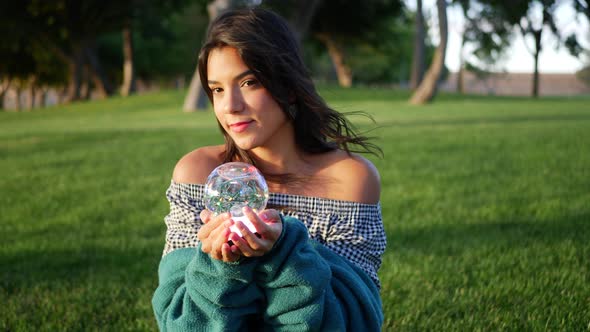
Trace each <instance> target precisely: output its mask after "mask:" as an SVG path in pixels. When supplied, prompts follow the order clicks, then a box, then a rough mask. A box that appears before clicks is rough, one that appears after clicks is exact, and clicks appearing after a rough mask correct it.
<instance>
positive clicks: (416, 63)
mask: <svg viewBox="0 0 590 332" xmlns="http://www.w3.org/2000/svg"><path fill="white" fill-rule="evenodd" d="M425 30H426V29H425V25H424V14H423V12H422V0H416V15H415V18H414V56H413V57H412V73H411V76H410V89H412V90H415V89H416V88H417V87H418V86H419V85H420V83H421V82H422V78H423V77H424V56H425V53H424V52H425V49H426V45H425V42H424V40H425V39H426V32H425Z"/></svg>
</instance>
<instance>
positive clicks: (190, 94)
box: [182, 0, 243, 112]
mask: <svg viewBox="0 0 590 332" xmlns="http://www.w3.org/2000/svg"><path fill="white" fill-rule="evenodd" d="M242 4H243V2H242V1H240V0H214V1H211V2H210V3H209V4H208V5H207V11H208V13H209V22H212V21H213V20H214V19H215V18H216V17H217V16H219V15H220V14H222V13H223V12H225V11H228V10H231V9H232V8H236V7H238V6H240V5H242ZM206 108H207V96H206V94H205V90H204V89H203V86H202V84H201V79H200V77H199V68H195V72H194V74H193V76H192V79H191V83H190V85H189V87H188V91H187V94H186V97H185V98H184V104H183V106H182V109H183V110H184V111H185V112H194V111H197V110H204V109H206Z"/></svg>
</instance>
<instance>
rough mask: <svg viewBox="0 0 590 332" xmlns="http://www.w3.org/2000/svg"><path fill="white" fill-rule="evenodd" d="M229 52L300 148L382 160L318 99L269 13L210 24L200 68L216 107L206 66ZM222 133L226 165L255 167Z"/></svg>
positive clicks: (243, 12)
mask: <svg viewBox="0 0 590 332" xmlns="http://www.w3.org/2000/svg"><path fill="white" fill-rule="evenodd" d="M226 46H229V47H233V48H235V49H236V50H237V51H238V53H239V55H240V57H241V58H242V61H244V64H246V66H247V67H248V68H249V69H250V70H252V72H253V73H254V75H255V76H256V78H257V79H258V80H259V81H260V83H261V84H262V85H263V86H264V87H265V88H266V89H267V90H268V91H269V92H270V94H271V95H272V97H273V98H274V99H275V101H276V102H277V103H278V104H279V106H280V107H281V109H282V110H283V112H285V114H286V115H287V117H288V118H289V119H290V120H291V121H293V126H294V128H295V142H296V144H297V145H298V147H299V148H300V149H302V150H303V151H305V152H307V153H311V154H315V153H323V152H328V151H332V150H335V149H342V150H344V151H346V152H347V153H351V152H369V153H373V154H376V155H379V154H382V151H381V149H380V148H379V147H378V146H376V145H375V144H373V143H370V142H369V141H368V140H369V138H368V137H365V136H362V135H359V134H358V133H357V132H356V130H354V128H353V126H352V124H351V123H350V122H349V121H348V120H347V119H346V118H345V116H344V115H343V114H342V113H339V112H337V111H335V110H333V109H332V108H330V107H329V106H328V105H327V104H326V102H325V101H324V100H323V99H322V97H320V96H319V94H318V93H317V91H316V88H315V85H314V83H313V81H312V79H311V76H310V74H309V72H308V70H307V68H306V66H305V64H304V63H303V59H302V57H301V51H300V47H299V44H298V42H297V39H296V38H295V35H294V34H293V32H292V30H291V29H290V28H289V26H288V24H287V22H286V21H285V20H284V19H283V18H282V17H280V16H279V15H277V14H275V13H274V12H272V11H269V10H266V9H262V8H246V9H238V10H234V11H229V12H226V13H224V14H222V15H220V16H219V17H218V18H217V19H215V20H214V21H213V22H211V25H210V26H209V30H208V31H207V37H206V39H205V42H204V44H203V46H202V48H201V51H200V53H199V61H198V68H199V75H200V78H201V82H202V84H203V87H204V89H205V91H206V93H207V95H208V96H209V100H210V101H211V102H212V103H213V95H212V92H211V89H209V85H208V77H207V60H208V58H209V53H210V52H211V50H213V49H215V48H219V47H226ZM290 107H291V109H293V107H295V109H296V110H297V111H296V113H293V112H289V109H290ZM358 113H362V112H358ZM362 114H364V115H366V116H368V115H367V114H365V113H362ZM369 117H370V116H369ZM219 127H220V128H221V131H222V132H223V135H224V136H225V153H224V162H229V161H244V162H248V163H251V164H255V162H254V160H253V159H252V158H251V156H250V155H249V154H248V151H244V150H241V149H240V148H238V147H237V146H236V144H235V143H234V142H233V140H232V139H231V137H230V136H229V135H228V133H227V132H225V130H223V128H222V127H221V124H220V125H219Z"/></svg>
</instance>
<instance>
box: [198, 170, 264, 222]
mask: <svg viewBox="0 0 590 332" xmlns="http://www.w3.org/2000/svg"><path fill="white" fill-rule="evenodd" d="M204 196H205V197H204V203H205V207H207V209H209V210H211V211H213V212H214V213H215V214H220V213H224V212H231V213H232V216H238V215H242V212H241V210H242V208H243V207H244V206H249V207H250V208H252V209H253V210H256V211H261V210H264V208H265V207H266V203H267V201H268V186H267V184H266V181H265V180H264V177H263V176H262V173H260V171H259V170H258V169H257V168H256V167H254V166H252V165H250V164H247V163H242V162H230V163H225V164H222V165H220V166H218V167H217V168H215V169H214V170H213V171H212V172H211V174H209V177H208V178H207V183H206V184H205V195H204Z"/></svg>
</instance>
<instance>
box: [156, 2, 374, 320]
mask: <svg viewBox="0 0 590 332" xmlns="http://www.w3.org/2000/svg"><path fill="white" fill-rule="evenodd" d="M199 73H200V76H201V80H202V82H203V86H204V87H205V90H206V91H207V94H208V96H209V99H210V100H211V102H212V104H213V108H214V110H215V115H216V117H217V120H218V124H219V127H220V129H221V132H222V133H223V135H224V137H225V145H221V146H208V147H201V148H198V149H196V150H194V151H192V152H190V153H188V154H187V155H185V156H184V157H183V158H182V159H181V160H180V161H179V162H178V164H177V165H176V168H175V169H174V173H173V178H172V182H171V185H170V188H169V189H168V191H167V198H168V200H169V202H170V213H169V214H168V215H167V216H166V225H167V227H168V231H167V234H166V246H165V249H164V255H163V257H162V260H161V262H160V268H159V286H158V288H157V290H156V292H155V294H154V297H153V300H152V303H153V307H154V312H155V315H156V319H157V321H158V325H159V327H160V329H161V330H181V331H189V330H190V331H194V330H203V331H210V330H212V331H222V330H223V331H233V330H235V331H244V330H248V329H251V330H260V329H262V330H279V331H282V330H289V331H308V330H322V331H345V330H349V331H379V330H380V329H381V324H382V321H383V314H382V309H381V300H380V297H379V279H378V277H377V271H378V269H379V265H380V264H381V256H382V254H383V252H384V250H385V233H384V229H383V225H382V220H381V208H380V205H379V196H380V179H379V174H378V172H377V170H376V168H375V167H374V166H373V165H372V164H371V162H369V161H368V160H367V159H365V158H363V157H361V156H359V155H357V154H355V153H354V152H355V151H356V152H374V151H379V149H378V148H377V147H375V146H374V145H372V144H371V143H369V142H368V141H367V138H366V137H363V136H360V135H358V134H356V133H355V132H354V131H353V130H352V128H351V126H350V124H349V122H348V121H347V120H346V119H345V118H344V117H343V115H342V114H340V113H338V112H336V111H334V110H332V109H331V108H329V107H328V106H327V105H326V104H325V102H324V101H323V100H322V98H321V97H320V96H319V95H318V94H317V92H316V90H315V87H314V84H313V82H312V80H311V78H310V76H309V74H308V72H307V70H306V68H305V66H304V64H303V61H302V59H301V56H300V50H299V46H298V44H297V42H296V39H295V38H294V35H293V33H292V32H291V31H290V29H289V27H288V25H287V23H286V22H285V21H284V20H283V19H282V18H281V17H279V16H278V15H276V14H274V13H272V12H270V11H268V10H264V9H259V8H255V9H243V10H237V11H232V12H229V13H226V14H224V15H222V16H220V17H219V18H218V19H216V20H215V21H214V22H212V24H211V26H210V28H209V31H208V36H207V39H206V41H205V43H204V45H203V47H202V49H201V52H200V55H199ZM355 147H356V148H357V150H355V149H354V148H355ZM230 161H242V162H247V163H250V164H253V165H255V166H256V167H257V168H258V169H259V170H260V171H261V172H262V173H263V174H264V176H265V178H266V180H267V182H268V185H269V189H270V191H271V195H270V198H269V204H268V207H269V209H267V210H264V211H260V212H258V213H256V212H254V211H252V210H251V209H249V208H245V209H244V213H245V214H246V215H247V216H248V218H249V219H250V220H251V221H252V223H253V224H254V226H255V227H256V231H257V233H258V235H259V236H257V235H255V234H253V233H252V232H251V231H250V230H249V229H248V228H247V227H245V225H244V224H242V223H241V222H239V221H233V220H232V219H231V216H230V215H228V214H221V215H218V216H215V217H214V216H213V215H212V213H211V212H210V211H207V210H206V209H205V207H204V205H203V202H202V200H203V190H204V186H203V184H204V183H205V182H206V179H207V176H208V175H209V174H210V172H211V171H212V170H213V169H214V168H215V167H217V166H219V165H221V164H223V163H225V162H230ZM234 224H235V225H236V226H237V228H238V229H239V230H240V232H241V233H242V237H240V236H238V235H237V234H236V233H232V232H231V231H230V226H232V225H234ZM228 239H230V240H231V241H228Z"/></svg>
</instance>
